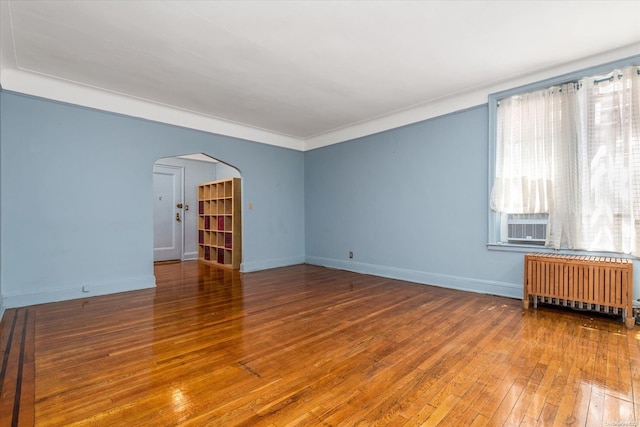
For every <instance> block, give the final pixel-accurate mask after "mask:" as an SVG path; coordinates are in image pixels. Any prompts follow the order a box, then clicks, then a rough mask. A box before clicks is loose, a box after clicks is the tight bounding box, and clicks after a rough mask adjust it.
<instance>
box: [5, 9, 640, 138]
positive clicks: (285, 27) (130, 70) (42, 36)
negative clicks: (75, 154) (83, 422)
mask: <svg viewBox="0 0 640 427" xmlns="http://www.w3.org/2000/svg"><path fill="white" fill-rule="evenodd" d="M0 6H1V9H0V12H1V13H2V16H1V21H0V22H1V24H2V28H1V32H0V35H1V36H2V40H1V42H0V47H1V48H2V52H1V55H0V59H1V62H0V84H1V85H2V87H3V88H4V89H7V90H14V91H18V92H24V93H29V94H33V95H37V96H43V97H47V98H52V99H58V100H61V101H66V102H73V103H76V104H80V105H86V106H90V107H94V108H101V109H105V110H111V111H117V112H121V113H124V114H129V115H132V116H138V117H145V118H149V119H153V120H160V121H165V122H169V123H175V124H179V125H183V126H189V127H193V128H197V129H203V130H208V131H213V132H217V133H221V134H225V135H231V136H237V137H241V138H248V139H252V140H255V141H258V142H265V143H269V144H275V145H280V146H284V147H289V148H295V149H300V150H305V149H311V148H315V147H318V146H323V145H327V144H331V143H335V142H340V141H343V140H345V139H350V138H353V137H358V136H362V135H366V134H370V133H373V132H378V131H381V130H385V129H388V128H393V127H396V126H400V125H403V124H407V123H411V122H415V121H419V120H423V119H425V118H428V117H432V116H434V115H438V114H443V113H446V112H450V111H454V110H456V109H460V108H466V107H470V106H473V105H478V104H481V103H483V102H486V95H487V93H490V92H491V91H495V90H496V89H505V88H506V87H507V85H514V84H522V83H523V82H530V81H533V79H539V78H541V77H551V75H553V74H550V73H558V72H562V71H563V70H564V72H566V71H573V70H575V69H576V68H570V67H579V66H583V65H584V66H589V65H596V64H597V63H598V62H597V61H600V62H603V61H606V60H613V59H620V58H621V57H624V56H632V55H637V54H640V1H619V2H617V1H553V2H552V1H422V2H421V1H407V2H404V1H164V0H163V1H151V0H144V1H63V0H56V1H16V0H11V1H6V0H2V3H1V4H0ZM563 67H565V68H567V67H569V68H568V69H565V68H563Z"/></svg>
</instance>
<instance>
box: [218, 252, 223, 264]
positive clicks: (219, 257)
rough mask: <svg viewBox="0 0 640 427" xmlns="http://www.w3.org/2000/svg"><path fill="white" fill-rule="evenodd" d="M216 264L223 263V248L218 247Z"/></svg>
mask: <svg viewBox="0 0 640 427" xmlns="http://www.w3.org/2000/svg"><path fill="white" fill-rule="evenodd" d="M218 264H224V249H218Z"/></svg>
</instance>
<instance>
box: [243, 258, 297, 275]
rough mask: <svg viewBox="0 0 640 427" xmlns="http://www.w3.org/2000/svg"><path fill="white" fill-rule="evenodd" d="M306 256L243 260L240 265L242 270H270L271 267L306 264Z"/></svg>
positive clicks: (247, 271)
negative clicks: (253, 260)
mask: <svg viewBox="0 0 640 427" xmlns="http://www.w3.org/2000/svg"><path fill="white" fill-rule="evenodd" d="M304 262H305V258H304V256H295V257H290V258H278V259H269V260H265V261H257V262H243V263H242V265H240V271H242V272H243V273H249V272H251V271H260V270H269V269H271V268H278V267H288V266H290V265H297V264H304Z"/></svg>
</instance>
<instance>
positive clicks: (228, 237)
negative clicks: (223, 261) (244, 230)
mask: <svg viewBox="0 0 640 427" xmlns="http://www.w3.org/2000/svg"><path fill="white" fill-rule="evenodd" d="M232 242H233V235H232V234H231V233H225V234H224V247H225V248H227V249H231V246H232Z"/></svg>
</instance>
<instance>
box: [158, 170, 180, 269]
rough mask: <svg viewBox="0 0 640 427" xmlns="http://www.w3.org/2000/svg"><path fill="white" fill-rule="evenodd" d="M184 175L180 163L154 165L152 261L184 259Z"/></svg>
mask: <svg viewBox="0 0 640 427" xmlns="http://www.w3.org/2000/svg"><path fill="white" fill-rule="evenodd" d="M182 177H183V169H182V168H181V167H177V166H166V165H158V164H156V165H154V166H153V260H154V261H169V260H181V259H182V252H183V242H182V235H183V232H184V229H183V225H182V224H183V218H182V216H183V209H182V203H183V201H182V187H183V183H182Z"/></svg>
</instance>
